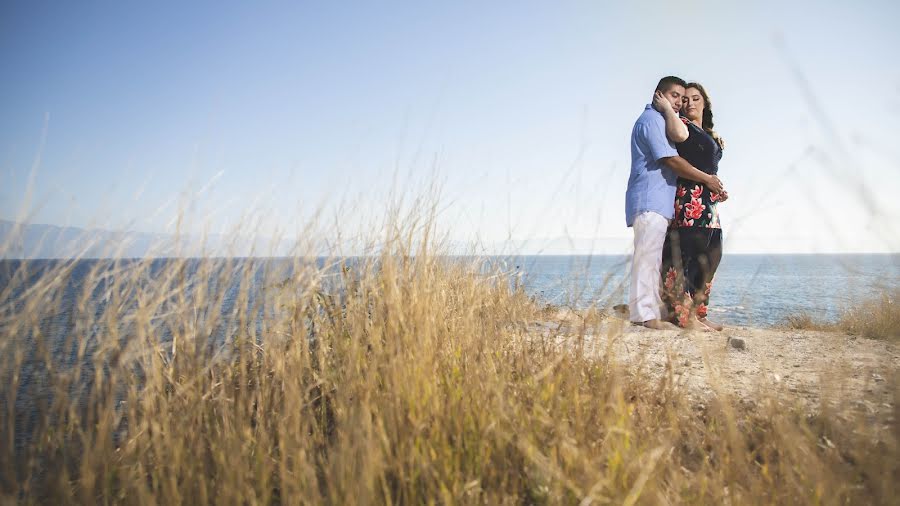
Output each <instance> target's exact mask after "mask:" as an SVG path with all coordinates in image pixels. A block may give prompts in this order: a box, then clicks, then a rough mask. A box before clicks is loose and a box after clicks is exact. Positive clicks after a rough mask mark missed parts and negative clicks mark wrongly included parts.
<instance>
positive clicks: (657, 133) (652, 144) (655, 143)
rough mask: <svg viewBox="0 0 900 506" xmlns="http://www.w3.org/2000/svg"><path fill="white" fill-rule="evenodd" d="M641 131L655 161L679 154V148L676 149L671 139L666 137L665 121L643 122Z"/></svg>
mask: <svg viewBox="0 0 900 506" xmlns="http://www.w3.org/2000/svg"><path fill="white" fill-rule="evenodd" d="M639 132H640V134H641V137H643V139H644V143H645V144H646V146H647V148H648V149H649V151H650V157H651V158H652V159H653V161H654V162H655V161H658V160H660V159H661V158H668V157H670V156H678V150H676V149H675V147H674V146H672V143H670V142H669V139H668V138H666V126H665V123H662V122H659V121H652V122H651V121H648V122H644V123H641V128H640V129H639Z"/></svg>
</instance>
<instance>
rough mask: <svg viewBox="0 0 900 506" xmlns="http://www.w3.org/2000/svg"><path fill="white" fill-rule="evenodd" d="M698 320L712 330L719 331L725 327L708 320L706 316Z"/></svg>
mask: <svg viewBox="0 0 900 506" xmlns="http://www.w3.org/2000/svg"><path fill="white" fill-rule="evenodd" d="M699 321H700V323H702V324H704V325H706V326H707V327H709V328H711V329H713V330H716V331H719V332H721V331H722V330H724V329H725V326H724V325H722V324H721V323H716V322H713V321H710V320H709V319H707V318H699Z"/></svg>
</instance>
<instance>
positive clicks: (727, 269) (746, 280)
mask: <svg viewBox="0 0 900 506" xmlns="http://www.w3.org/2000/svg"><path fill="white" fill-rule="evenodd" d="M501 261H502V262H504V263H505V264H506V266H507V268H508V269H512V270H514V271H516V272H519V273H520V274H519V275H518V277H519V278H520V279H521V282H522V284H523V286H524V287H525V290H526V291H527V292H528V293H530V294H532V295H533V296H534V297H536V298H537V299H538V300H540V301H543V302H545V303H547V304H553V305H559V306H568V307H574V308H583V307H586V306H589V305H591V304H595V305H598V306H600V307H611V306H613V305H616V304H621V303H625V302H627V292H628V277H627V276H628V274H627V273H628V270H629V267H630V259H629V257H626V256H522V257H509V258H506V259H502V260H501ZM898 289H900V255H898V254H841V255H838V254H835V255H821V254H820V255H725V256H724V257H723V259H722V262H721V264H720V265H719V268H718V271H717V272H716V275H715V278H714V280H713V287H712V292H711V294H710V304H709V308H710V316H709V317H710V319H713V320H716V321H720V322H722V323H726V324H730V325H738V326H748V327H750V326H752V327H772V326H779V325H782V324H784V323H785V322H786V320H787V319H788V318H790V317H791V316H795V315H808V316H810V317H811V318H813V319H815V320H818V321H827V322H834V321H836V320H837V319H839V318H840V316H841V314H842V313H843V312H844V311H846V310H847V309H848V308H852V307H858V306H860V305H862V304H865V303H866V302H867V301H871V300H872V299H874V298H877V297H880V296H881V295H882V294H891V293H895V292H896V291H897V290H898Z"/></svg>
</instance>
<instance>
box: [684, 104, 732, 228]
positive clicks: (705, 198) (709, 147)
mask: <svg viewBox="0 0 900 506" xmlns="http://www.w3.org/2000/svg"><path fill="white" fill-rule="evenodd" d="M682 121H684V122H685V124H686V125H687V128H688V138H687V139H686V140H685V141H684V142H680V143H678V144H676V145H675V147H676V149H678V156H680V157H682V158H684V159H685V160H687V161H688V163H690V164H691V165H693V166H694V167H696V168H697V169H699V170H701V171H703V172H705V173H707V174H712V175H715V174H717V173H718V172H719V160H721V159H722V148H720V147H719V143H718V142H716V140H715V139H713V138H712V136H711V135H709V134H708V133H706V132H705V131H704V130H703V129H702V128H700V127H698V126H697V125H695V124H693V123H692V122H690V121H688V120H687V119H686V118H682ZM675 184H676V186H675V218H674V219H673V220H672V226H673V227H701V228H722V225H721V224H720V223H719V211H718V209H717V208H716V203H717V202H718V201H719V194H718V193H712V192H710V191H709V188H707V187H706V185H704V184H701V183H698V182H696V181H692V180H690V179H685V178H682V177H679V178H678V180H677V181H676V183H675Z"/></svg>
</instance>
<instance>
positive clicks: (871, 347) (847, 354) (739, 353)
mask: <svg viewBox="0 0 900 506" xmlns="http://www.w3.org/2000/svg"><path fill="white" fill-rule="evenodd" d="M583 317H584V316H583V315H581V314H579V313H574V312H570V311H565V310H563V311H559V312H557V313H556V314H554V315H550V317H549V318H546V319H543V320H542V321H538V322H535V323H534V324H533V325H532V334H533V335H535V336H536V337H537V336H542V337H544V338H549V341H551V342H555V343H558V344H560V345H565V346H572V347H577V346H580V345H582V338H581V337H579V336H580V335H581V334H583V333H584V332H583V330H582V329H584V328H585V327H584V325H583V323H582V321H583ZM600 318H601V319H602V323H600V324H599V327H598V326H596V325H594V326H591V325H589V326H588V327H587V328H591V327H594V328H595V329H599V331H597V330H594V331H592V332H591V333H588V334H585V335H584V338H583V346H584V348H583V350H584V353H585V355H586V356H597V357H602V356H604V354H605V353H606V352H607V350H610V351H611V352H612V353H613V356H614V357H615V359H617V360H618V361H620V363H624V364H626V365H627V366H629V367H627V369H630V371H631V373H633V374H648V375H651V376H653V377H661V376H662V375H664V374H666V364H667V362H668V361H669V357H671V363H672V365H673V375H674V378H675V382H676V385H677V388H683V389H685V390H686V392H685V393H686V394H687V395H688V396H689V397H690V398H691V399H693V400H694V401H695V402H698V403H701V402H705V400H708V399H709V398H710V397H711V396H717V395H722V394H723V393H724V394H730V395H732V396H734V397H735V398H736V399H737V401H738V402H756V401H758V400H759V399H760V398H762V397H764V396H767V394H770V395H772V396H774V397H776V398H778V399H780V400H781V401H783V402H786V403H790V404H801V405H803V406H804V407H805V408H806V409H809V410H810V411H813V412H816V411H819V410H820V409H822V408H823V405H822V402H823V400H824V401H826V402H828V404H829V405H831V406H834V407H841V408H850V409H853V410H857V411H863V412H866V413H868V414H870V415H872V416H873V418H877V419H880V420H882V421H886V422H889V423H892V422H894V420H893V419H894V418H895V416H896V413H897V411H896V410H895V409H896V406H895V405H894V403H895V402H896V400H897V399H900V393H898V388H900V346H897V345H895V344H891V343H890V342H887V341H880V340H872V339H866V338H862V337H857V336H850V335H846V334H841V333H832V332H821V331H804V330H786V329H785V330H782V329H756V328H747V327H728V326H726V328H725V330H723V331H721V332H699V331H683V330H663V331H660V330H651V329H647V328H644V327H639V326H634V325H631V324H630V323H628V322H627V321H624V320H623V319H621V318H619V317H617V316H616V315H615V314H614V313H610V314H607V315H602V316H600ZM730 338H731V339H734V338H737V339H740V340H742V341H743V344H744V346H743V349H739V348H738V347H735V346H734V345H733V343H731V342H730V341H729V339H730ZM737 339H735V342H737ZM737 344H740V343H737ZM838 404H840V405H841V406H837V405H838Z"/></svg>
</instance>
